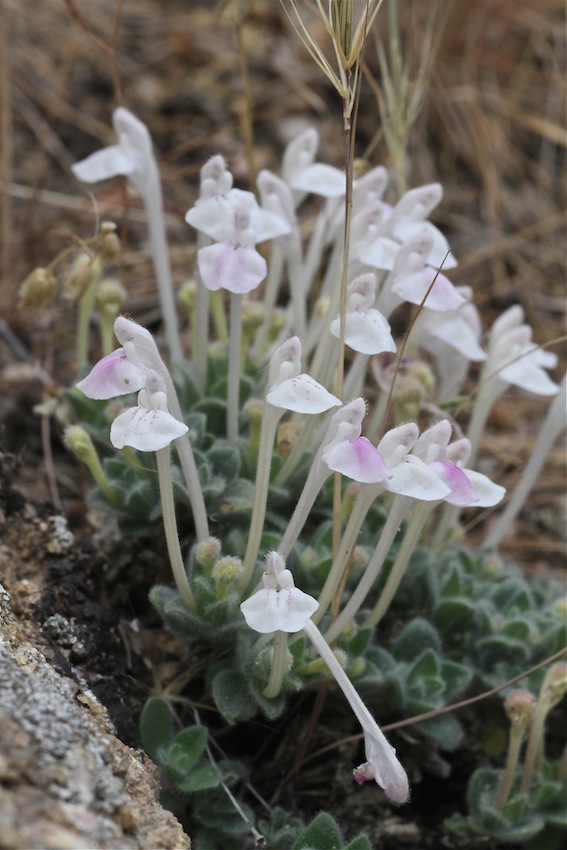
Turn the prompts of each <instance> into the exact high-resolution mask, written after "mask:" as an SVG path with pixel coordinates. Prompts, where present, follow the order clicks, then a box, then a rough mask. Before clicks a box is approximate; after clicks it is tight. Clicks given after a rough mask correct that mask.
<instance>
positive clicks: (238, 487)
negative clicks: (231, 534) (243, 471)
mask: <svg viewBox="0 0 567 850" xmlns="http://www.w3.org/2000/svg"><path fill="white" fill-rule="evenodd" d="M255 492H256V487H255V486H254V484H253V483H252V481H247V480H246V479H245V478H237V479H236V480H235V481H231V482H230V484H229V485H228V486H227V487H226V488H224V489H223V491H222V493H221V494H219V498H218V506H217V510H218V511H219V512H220V513H221V514H234V513H244V512H249V511H251V510H252V507H253V505H254V494H255Z"/></svg>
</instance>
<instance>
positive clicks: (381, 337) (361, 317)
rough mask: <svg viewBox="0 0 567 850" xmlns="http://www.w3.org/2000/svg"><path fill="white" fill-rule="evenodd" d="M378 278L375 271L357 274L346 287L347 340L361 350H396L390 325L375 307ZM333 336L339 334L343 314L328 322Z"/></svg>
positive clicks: (350, 344) (351, 345)
mask: <svg viewBox="0 0 567 850" xmlns="http://www.w3.org/2000/svg"><path fill="white" fill-rule="evenodd" d="M375 293H376V278H375V276H374V274H372V272H369V273H367V274H363V275H360V276H359V277H357V278H355V280H353V281H352V283H351V284H350V285H349V287H348V289H347V305H346V316H345V342H346V344H347V345H348V346H350V347H351V348H352V349H354V350H355V351H359V352H361V354H380V353H381V352H383V351H395V350H396V344H395V342H394V340H393V338H392V334H391V332H390V325H389V324H388V322H387V320H386V319H385V318H384V316H383V315H382V313H380V311H379V310H376V308H375V307H374V300H375ZM329 330H330V331H331V333H332V335H333V336H334V337H337V339H338V338H339V337H340V332H341V320H340V316H338V317H337V318H336V319H333V321H332V322H331V324H330V326H329Z"/></svg>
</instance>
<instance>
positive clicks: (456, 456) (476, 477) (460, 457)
mask: <svg viewBox="0 0 567 850" xmlns="http://www.w3.org/2000/svg"><path fill="white" fill-rule="evenodd" d="M470 453H471V443H470V440H467V439H466V437H463V438H462V439H460V440H455V442H454V443H451V445H450V446H447V458H448V460H450V461H452V462H453V463H454V464H456V466H457V467H458V468H459V469H461V470H462V472H463V473H464V474H465V475H466V476H467V479H468V481H469V483H470V485H471V487H472V489H473V492H474V495H475V502H474V506H475V507H477V508H492V507H494V505H498V504H499V503H500V502H501V501H502V499H503V498H504V496H505V495H506V488H505V487H501V486H500V484H495V483H494V482H493V481H491V480H490V478H489V477H488V476H487V475H483V474H482V472H476V470H474V469H468V468H467V467H466V462H467V460H468V459H469V456H470ZM447 501H449V500H448V499H447Z"/></svg>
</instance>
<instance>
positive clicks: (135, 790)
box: [0, 585, 191, 850]
mask: <svg viewBox="0 0 567 850" xmlns="http://www.w3.org/2000/svg"><path fill="white" fill-rule="evenodd" d="M157 792H158V782H157V776H156V768H155V766H154V765H153V764H152V762H150V761H149V759H146V758H145V757H144V756H143V754H141V753H139V752H136V751H135V750H132V749H131V748H129V747H127V746H125V745H124V744H123V743H122V742H121V741H119V740H118V738H116V737H115V735H114V734H113V730H112V725H111V723H110V721H109V719H108V716H107V714H106V711H105V709H104V707H103V706H102V705H101V704H100V703H99V702H98V701H97V700H96V698H95V697H94V695H93V694H92V693H90V692H89V691H88V690H84V691H79V690H78V689H77V686H76V685H75V684H74V683H72V682H70V681H69V680H66V679H65V678H63V677H62V676H61V675H60V674H59V673H57V672H56V671H55V670H54V669H53V668H52V667H51V666H50V664H49V663H48V662H47V660H46V659H45V657H44V656H43V654H42V653H41V652H40V651H39V650H38V649H37V648H35V647H34V646H33V645H32V644H31V643H30V642H29V641H28V640H27V639H26V638H25V637H24V636H23V632H22V631H21V630H20V628H19V625H18V623H17V621H16V620H15V619H14V617H13V615H12V613H11V609H10V600H9V596H8V594H7V592H6V590H5V589H4V588H3V587H1V585H0V848H3V850H8V848H9V849H10V850H28V848H31V847H42V848H45V850H81V848H85V850H86V848H89V850H99V848H100V850H105V848H108V850H117V848H120V850H130V848H140V850H156V848H160V850H189V848H190V847H191V843H190V840H189V838H188V836H187V835H186V834H185V833H184V832H183V830H182V828H181V826H180V824H179V823H178V821H177V820H176V819H175V817H174V816H173V815H172V814H171V813H170V812H167V811H165V810H164V809H163V808H162V807H161V806H160V805H159V803H158V802H157Z"/></svg>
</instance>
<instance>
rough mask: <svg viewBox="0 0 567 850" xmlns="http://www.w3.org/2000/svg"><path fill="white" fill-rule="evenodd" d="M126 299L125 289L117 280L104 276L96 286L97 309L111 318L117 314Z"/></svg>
mask: <svg viewBox="0 0 567 850" xmlns="http://www.w3.org/2000/svg"><path fill="white" fill-rule="evenodd" d="M125 300H126V290H125V289H124V287H123V286H122V284H121V283H120V281H118V280H113V279H112V278H106V279H105V280H102V281H101V282H100V284H99V286H98V289H97V293H96V304H97V307H98V308H99V310H101V311H102V312H103V313H105V314H106V315H108V316H109V317H110V318H112V319H113V320H114V319H115V318H116V316H118V314H119V313H120V310H121V309H122V305H123V304H124V302H125Z"/></svg>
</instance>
